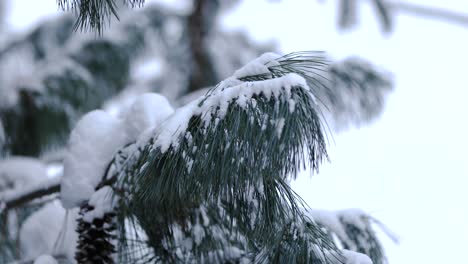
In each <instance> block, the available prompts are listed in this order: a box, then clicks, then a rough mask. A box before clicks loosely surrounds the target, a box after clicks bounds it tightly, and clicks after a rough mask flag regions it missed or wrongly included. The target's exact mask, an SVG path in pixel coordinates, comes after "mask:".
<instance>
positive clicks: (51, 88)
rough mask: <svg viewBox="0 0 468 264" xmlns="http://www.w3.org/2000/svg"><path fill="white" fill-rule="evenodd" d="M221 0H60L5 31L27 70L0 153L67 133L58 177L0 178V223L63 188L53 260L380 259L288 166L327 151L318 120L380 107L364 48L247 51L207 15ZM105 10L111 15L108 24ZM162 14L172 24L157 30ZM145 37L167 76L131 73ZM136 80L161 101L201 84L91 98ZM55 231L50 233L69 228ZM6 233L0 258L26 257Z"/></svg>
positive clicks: (373, 245)
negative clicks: (301, 190)
mask: <svg viewBox="0 0 468 264" xmlns="http://www.w3.org/2000/svg"><path fill="white" fill-rule="evenodd" d="M124 2H125V3H126V4H129V5H130V6H138V5H141V4H142V3H143V1H124ZM225 2H226V1H196V5H195V8H194V9H193V11H192V13H190V14H188V15H187V14H184V15H181V14H178V13H173V12H171V11H169V10H164V9H163V8H160V7H157V6H156V7H149V8H145V9H142V10H139V11H133V12H128V13H125V12H124V11H122V12H120V11H119V12H118V9H117V7H118V6H119V5H118V3H116V2H114V1H112V0H106V1H94V0H89V1H59V5H60V6H61V7H63V8H65V9H67V8H70V9H74V10H75V11H76V12H77V14H78V20H75V18H74V17H72V16H65V17H62V18H59V19H58V20H57V21H53V22H48V23H45V24H43V25H41V26H39V27H38V28H37V29H36V30H34V31H32V32H31V33H30V34H28V35H26V36H25V37H24V38H21V39H18V40H15V41H12V42H11V43H9V44H7V45H5V46H4V47H3V49H2V51H0V60H2V61H8V60H10V58H9V57H10V56H11V54H22V55H23V58H25V59H27V60H28V62H31V64H32V65H33V68H34V69H33V72H34V73H35V74H36V73H39V74H38V78H35V79H33V80H31V81H30V82H26V83H17V82H12V81H11V80H8V82H6V83H8V84H9V86H8V87H9V88H11V91H13V93H14V96H13V97H14V98H13V100H12V103H11V102H9V103H8V104H5V106H2V108H1V109H0V117H1V122H0V150H1V151H2V155H5V156H9V155H29V156H34V157H38V156H40V155H43V154H44V152H46V151H47V150H49V149H50V148H51V147H61V146H63V145H64V143H65V141H67V140H68V146H67V150H66V151H65V155H64V156H63V157H61V158H60V160H62V159H63V163H64V176H63V178H62V179H60V180H59V181H57V179H54V180H52V181H50V180H48V181H47V180H46V181H45V182H46V183H45V184H44V183H41V184H39V185H38V186H27V188H22V187H24V186H22V187H21V188H20V187H19V190H18V189H11V188H10V187H8V186H6V187H5V188H4V187H3V186H2V185H0V201H1V203H2V206H1V211H0V212H1V216H2V218H1V219H0V221H3V222H2V223H1V226H2V227H3V229H2V230H0V232H2V234H8V235H10V234H12V233H16V234H19V235H21V233H20V231H18V230H16V231H14V232H12V230H11V228H9V226H10V222H11V220H9V219H10V218H11V216H12V215H14V213H13V211H14V209H15V208H17V207H23V206H24V205H25V204H28V207H29V206H30V205H31V203H29V202H31V201H34V203H36V204H35V205H34V206H40V205H42V204H43V203H48V205H50V204H49V202H50V200H55V199H56V198H57V197H56V196H54V193H57V192H60V193H61V195H60V199H61V201H62V204H63V206H64V207H65V208H67V209H69V210H70V212H71V211H73V210H75V211H76V209H77V208H79V213H76V214H75V215H72V213H69V214H68V213H67V217H70V218H72V222H73V223H75V225H76V226H75V227H74V228H72V229H71V230H75V231H76V233H75V234H76V236H77V237H76V239H75V240H74V241H75V242H76V244H75V245H73V246H72V248H73V250H72V251H73V254H69V253H67V252H64V251H63V250H60V249H57V248H56V245H55V244H54V249H53V250H51V251H49V252H45V253H47V254H50V255H53V257H54V258H57V259H61V258H62V259H64V261H69V262H74V261H76V262H78V263H114V262H115V263H166V262H169V263H206V262H209V263H216V262H217V263H249V262H253V263H361V262H359V261H364V262H363V263H367V261H370V260H369V258H370V259H372V261H373V263H385V262H386V260H385V255H384V253H383V249H382V246H381V245H380V242H379V241H378V240H377V238H376V236H375V234H374V230H373V227H375V224H377V225H379V222H378V221H377V220H375V219H373V218H372V217H371V216H369V215H367V214H366V213H364V212H361V211H340V212H333V213H331V212H323V211H317V210H313V209H310V208H308V207H307V205H306V204H305V203H304V202H303V201H302V200H301V198H300V197H299V196H298V195H297V194H296V193H295V192H294V191H293V190H292V189H291V187H290V186H289V182H290V181H291V180H292V179H294V178H295V177H296V176H297V173H298V172H299V171H300V170H301V169H302V168H305V167H306V166H310V168H311V169H312V171H313V172H317V171H318V168H319V166H320V164H321V162H322V161H324V160H327V152H326V137H327V133H328V132H327V129H328V128H327V123H333V125H334V126H335V125H336V126H342V125H346V123H348V122H350V123H352V124H358V125H359V124H364V123H367V122H369V121H371V120H372V119H373V118H375V117H376V116H378V115H379V114H380V112H381V111H382V107H383V104H384V98H385V95H386V94H387V92H388V91H390V90H391V86H392V83H391V80H390V79H389V78H388V76H387V74H386V73H385V72H382V71H381V70H380V69H377V68H376V67H375V66H373V65H370V64H369V63H368V62H365V61H363V60H361V59H357V58H350V59H348V60H345V61H343V62H333V61H331V60H330V59H328V58H327V57H326V56H325V54H324V53H321V52H297V53H292V54H288V55H284V56H280V55H276V54H273V53H266V54H264V55H262V56H260V57H259V58H257V59H255V60H254V61H252V62H249V63H247V62H248V60H247V58H242V57H243V56H239V52H244V53H250V54H253V55H255V56H258V55H260V54H261V53H262V52H264V51H265V50H266V49H267V47H263V46H258V45H254V44H252V43H251V42H250V41H249V40H248V39H246V37H245V36H242V35H232V34H227V33H220V32H218V31H217V29H216V28H215V27H214V26H213V25H214V21H215V19H214V18H215V17H216V15H217V12H218V11H219V9H220V8H221V6H222V5H223V4H226V3H225ZM227 2H228V1H227ZM112 16H119V17H120V19H121V22H120V23H115V24H112V25H113V26H112V27H110V28H109V29H108V30H109V31H107V33H106V31H105V29H106V28H105V27H104V26H105V25H106V23H107V22H108V21H110V19H111V17H112ZM108 19H109V20H108ZM174 21H175V23H176V24H178V25H179V26H181V27H182V30H181V32H182V33H181V35H180V36H172V35H171V32H168V29H167V27H168V23H169V22H171V23H173V22H174ZM194 25H195V26H194ZM73 28H82V29H92V30H96V32H97V33H98V34H101V35H102V36H99V37H98V38H96V37H94V36H89V35H82V34H79V33H73V32H72V29H73ZM172 33H173V32H172ZM219 42H222V43H228V42H229V43H230V44H231V45H232V46H231V47H235V49H230V48H229V47H224V49H221V51H220V50H213V49H210V48H209V47H210V45H217V46H216V47H219V48H222V47H221V45H218V44H217V43H219ZM174 44H177V45H176V46H175V47H174ZM62 46H65V48H61V47H62ZM30 47H32V49H29V48H30ZM54 49H55V50H54ZM25 50H27V52H25ZM52 50H54V51H53V52H52ZM187 50H188V56H186V55H187V53H182V51H186V52H187ZM246 51H247V52H246ZM151 53H156V54H158V56H159V57H162V58H163V59H164V60H165V61H167V62H166V65H165V66H166V72H171V73H172V75H171V77H174V78H163V77H159V78H156V79H150V80H149V81H148V80H147V82H138V80H137V78H135V76H133V75H132V68H135V67H136V65H137V64H139V63H141V62H142V61H144V60H143V59H144V57H145V56H148V54H151ZM248 59H252V57H250V58H248ZM56 61H60V64H59V65H54V64H53V63H54V62H56ZM246 63H247V64H246ZM244 64H246V65H245V66H243V65H244ZM43 65H47V66H48V67H43ZM51 66H54V67H51ZM242 66H243V67H242ZM241 67H242V68H241ZM238 68H241V69H239V70H237V71H236V69H238ZM233 72H234V74H233V75H232V73H233ZM230 75H232V76H231V77H229V76H230ZM166 77H167V76H166ZM223 79H224V80H223ZM222 80H223V81H222ZM216 83H218V84H216ZM38 86H39V87H38ZM132 86H150V87H154V86H158V88H159V90H157V89H152V88H149V89H146V90H144V91H150V92H160V93H162V94H164V95H166V96H167V97H168V98H169V101H171V102H172V105H177V101H176V100H175V98H177V97H179V96H180V95H181V94H186V93H189V92H193V91H194V90H197V89H200V88H204V87H206V88H207V89H206V90H204V91H203V92H202V96H201V97H199V98H197V99H195V100H192V101H191V102H190V103H188V104H185V105H184V106H182V107H180V108H177V109H176V110H175V112H174V110H172V107H171V104H170V103H169V101H168V100H167V99H165V98H164V97H162V96H159V95H155V94H146V95H142V96H139V97H136V101H135V103H133V104H132V105H130V106H129V107H127V106H126V105H122V104H119V102H118V101H117V105H118V106H119V107H120V108H122V109H119V111H120V119H115V117H113V116H110V115H109V114H106V113H105V112H100V111H96V110H95V111H92V110H94V109H97V108H99V107H102V106H103V104H104V103H105V101H106V100H107V99H109V98H110V97H111V96H115V95H117V94H119V93H125V91H128V90H130V89H131V87H132ZM160 87H163V88H160ZM164 88H165V89H164ZM171 89H175V90H176V91H177V92H176V94H171V93H169V92H168V91H169V90H171ZM2 92H3V91H2ZM5 94H6V92H5ZM5 98H6V97H5ZM127 108H128V109H127ZM90 111H91V112H90ZM87 112H89V113H87ZM85 113H87V114H85ZM83 114H85V115H84V116H82V115H83ZM78 120H79V121H78ZM77 121H78V123H77ZM73 127H75V128H74V129H73V131H71V130H72V128H73ZM70 132H71V134H70ZM69 135H70V136H69ZM2 140H3V141H2ZM90 146H92V147H93V148H91V149H94V151H92V152H90V151H89V150H90V149H89V148H88V149H86V147H90ZM304 151H305V152H304ZM88 165H89V166H88ZM1 179H2V178H0V180H1ZM5 179H6V178H5ZM0 183H1V181H0ZM15 184H16V183H15ZM44 186H46V187H44ZM3 188H4V189H3ZM51 195H52V196H51ZM38 198H39V199H38ZM34 203H33V204H34ZM34 210H36V208H34ZM34 210H33V211H34ZM41 210H43V209H40V210H39V211H41ZM39 211H38V212H39ZM28 214H29V213H28ZM37 215H38V214H33V215H32V216H31V217H30V219H35V218H37V217H39V216H37ZM31 222H33V221H31ZM25 225H26V223H25ZM5 227H7V228H5ZM63 228H64V229H67V230H68V231H69V230H70V226H67V227H63ZM24 229H25V228H23V230H24ZM62 231H63V230H62ZM62 231H61V233H60V235H59V238H60V239H59V238H57V240H56V241H59V242H60V241H62V240H65V239H64V238H63V236H66V235H64V234H62ZM63 232H65V231H63ZM3 238H7V239H3ZM59 242H57V243H59ZM15 243H16V238H13V237H11V238H10V237H9V236H8V237H6V236H2V239H0V245H1V246H2V250H0V260H2V261H3V260H4V261H5V262H6V261H10V260H13V259H18V258H21V257H22V256H21V255H20V253H18V252H17V250H15V249H14V248H15V245H14V244H15ZM12 248H13V250H10V249H12ZM11 252H16V253H15V254H11ZM360 253H362V254H360ZM364 254H365V255H367V256H368V257H366V256H365V255H364ZM35 257H38V256H35Z"/></svg>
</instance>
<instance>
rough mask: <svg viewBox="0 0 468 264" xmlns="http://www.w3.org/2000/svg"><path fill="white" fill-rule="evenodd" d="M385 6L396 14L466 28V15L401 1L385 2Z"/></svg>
mask: <svg viewBox="0 0 468 264" xmlns="http://www.w3.org/2000/svg"><path fill="white" fill-rule="evenodd" d="M386 4H387V6H389V7H390V8H392V9H393V10H395V11H397V12H401V13H408V14H411V15H416V16H420V17H425V18H429V19H436V20H442V21H447V22H451V23H454V24H458V25H460V26H463V27H468V14H464V13H460V12H455V11H451V10H447V9H442V8H438V7H429V6H423V5H419V4H414V3H409V2H403V1H386Z"/></svg>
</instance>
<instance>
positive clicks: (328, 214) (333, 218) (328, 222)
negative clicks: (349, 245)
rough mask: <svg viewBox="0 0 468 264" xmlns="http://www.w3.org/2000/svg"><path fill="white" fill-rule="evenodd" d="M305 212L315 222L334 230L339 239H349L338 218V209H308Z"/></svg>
mask: <svg viewBox="0 0 468 264" xmlns="http://www.w3.org/2000/svg"><path fill="white" fill-rule="evenodd" d="M307 214H308V215H309V217H311V218H312V219H313V220H314V221H315V222H317V223H319V224H321V225H323V226H325V227H326V228H327V229H329V230H331V231H332V232H334V233H335V234H336V235H337V236H338V238H339V239H340V240H343V241H349V240H350V239H349V237H348V235H347V234H346V230H345V228H344V226H343V224H342V223H341V221H340V219H339V211H338V212H337V211H328V210H318V209H313V210H308V211H307Z"/></svg>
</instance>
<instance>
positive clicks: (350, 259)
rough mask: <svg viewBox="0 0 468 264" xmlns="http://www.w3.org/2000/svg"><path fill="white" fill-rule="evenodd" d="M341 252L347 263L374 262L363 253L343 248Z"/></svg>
mask: <svg viewBox="0 0 468 264" xmlns="http://www.w3.org/2000/svg"><path fill="white" fill-rule="evenodd" d="M341 253H342V254H343V256H344V257H345V258H346V264H372V260H371V259H370V258H369V257H368V256H366V255H364V254H362V253H358V252H354V251H350V250H346V249H343V250H341Z"/></svg>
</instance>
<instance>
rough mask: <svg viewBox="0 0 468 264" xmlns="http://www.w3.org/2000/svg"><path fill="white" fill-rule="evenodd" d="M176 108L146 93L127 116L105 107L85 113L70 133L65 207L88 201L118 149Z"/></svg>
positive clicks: (63, 192)
mask: <svg viewBox="0 0 468 264" xmlns="http://www.w3.org/2000/svg"><path fill="white" fill-rule="evenodd" d="M173 111H174V110H173V109H172V107H171V106H170V104H169V102H168V101H167V99H166V98H165V97H163V96H161V95H158V94H151V93H146V94H143V95H140V96H139V97H137V98H136V100H135V102H134V103H133V104H132V106H131V107H130V108H129V109H128V110H127V112H126V113H123V114H122V116H123V119H117V118H116V117H113V116H112V115H110V114H109V113H106V112H104V111H102V110H95V111H91V112H89V113H87V114H86V115H84V116H83V117H82V118H81V120H80V121H78V123H77V124H76V127H75V128H74V129H73V131H72V132H71V134H70V139H69V142H68V149H67V152H66V154H65V160H64V176H63V179H62V182H61V188H60V189H61V200H62V204H63V206H64V207H65V208H67V209H69V208H73V207H76V206H79V205H80V204H81V203H82V202H84V201H86V200H88V199H89V198H90V197H91V195H92V194H93V193H94V191H95V187H96V186H97V185H98V184H99V182H100V181H101V179H102V178H103V176H104V174H105V172H106V169H107V167H108V165H109V163H110V162H111V161H112V158H113V156H114V154H115V153H116V152H117V150H118V149H119V148H121V147H123V146H124V145H126V144H128V143H131V142H133V141H135V140H136V139H137V138H138V137H139V135H140V134H141V133H142V132H144V131H145V130H148V129H151V128H153V129H154V128H155V127H158V126H160V124H161V123H162V122H163V121H164V120H165V119H166V118H167V117H168V116H169V115H170V114H172V112H173Z"/></svg>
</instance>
